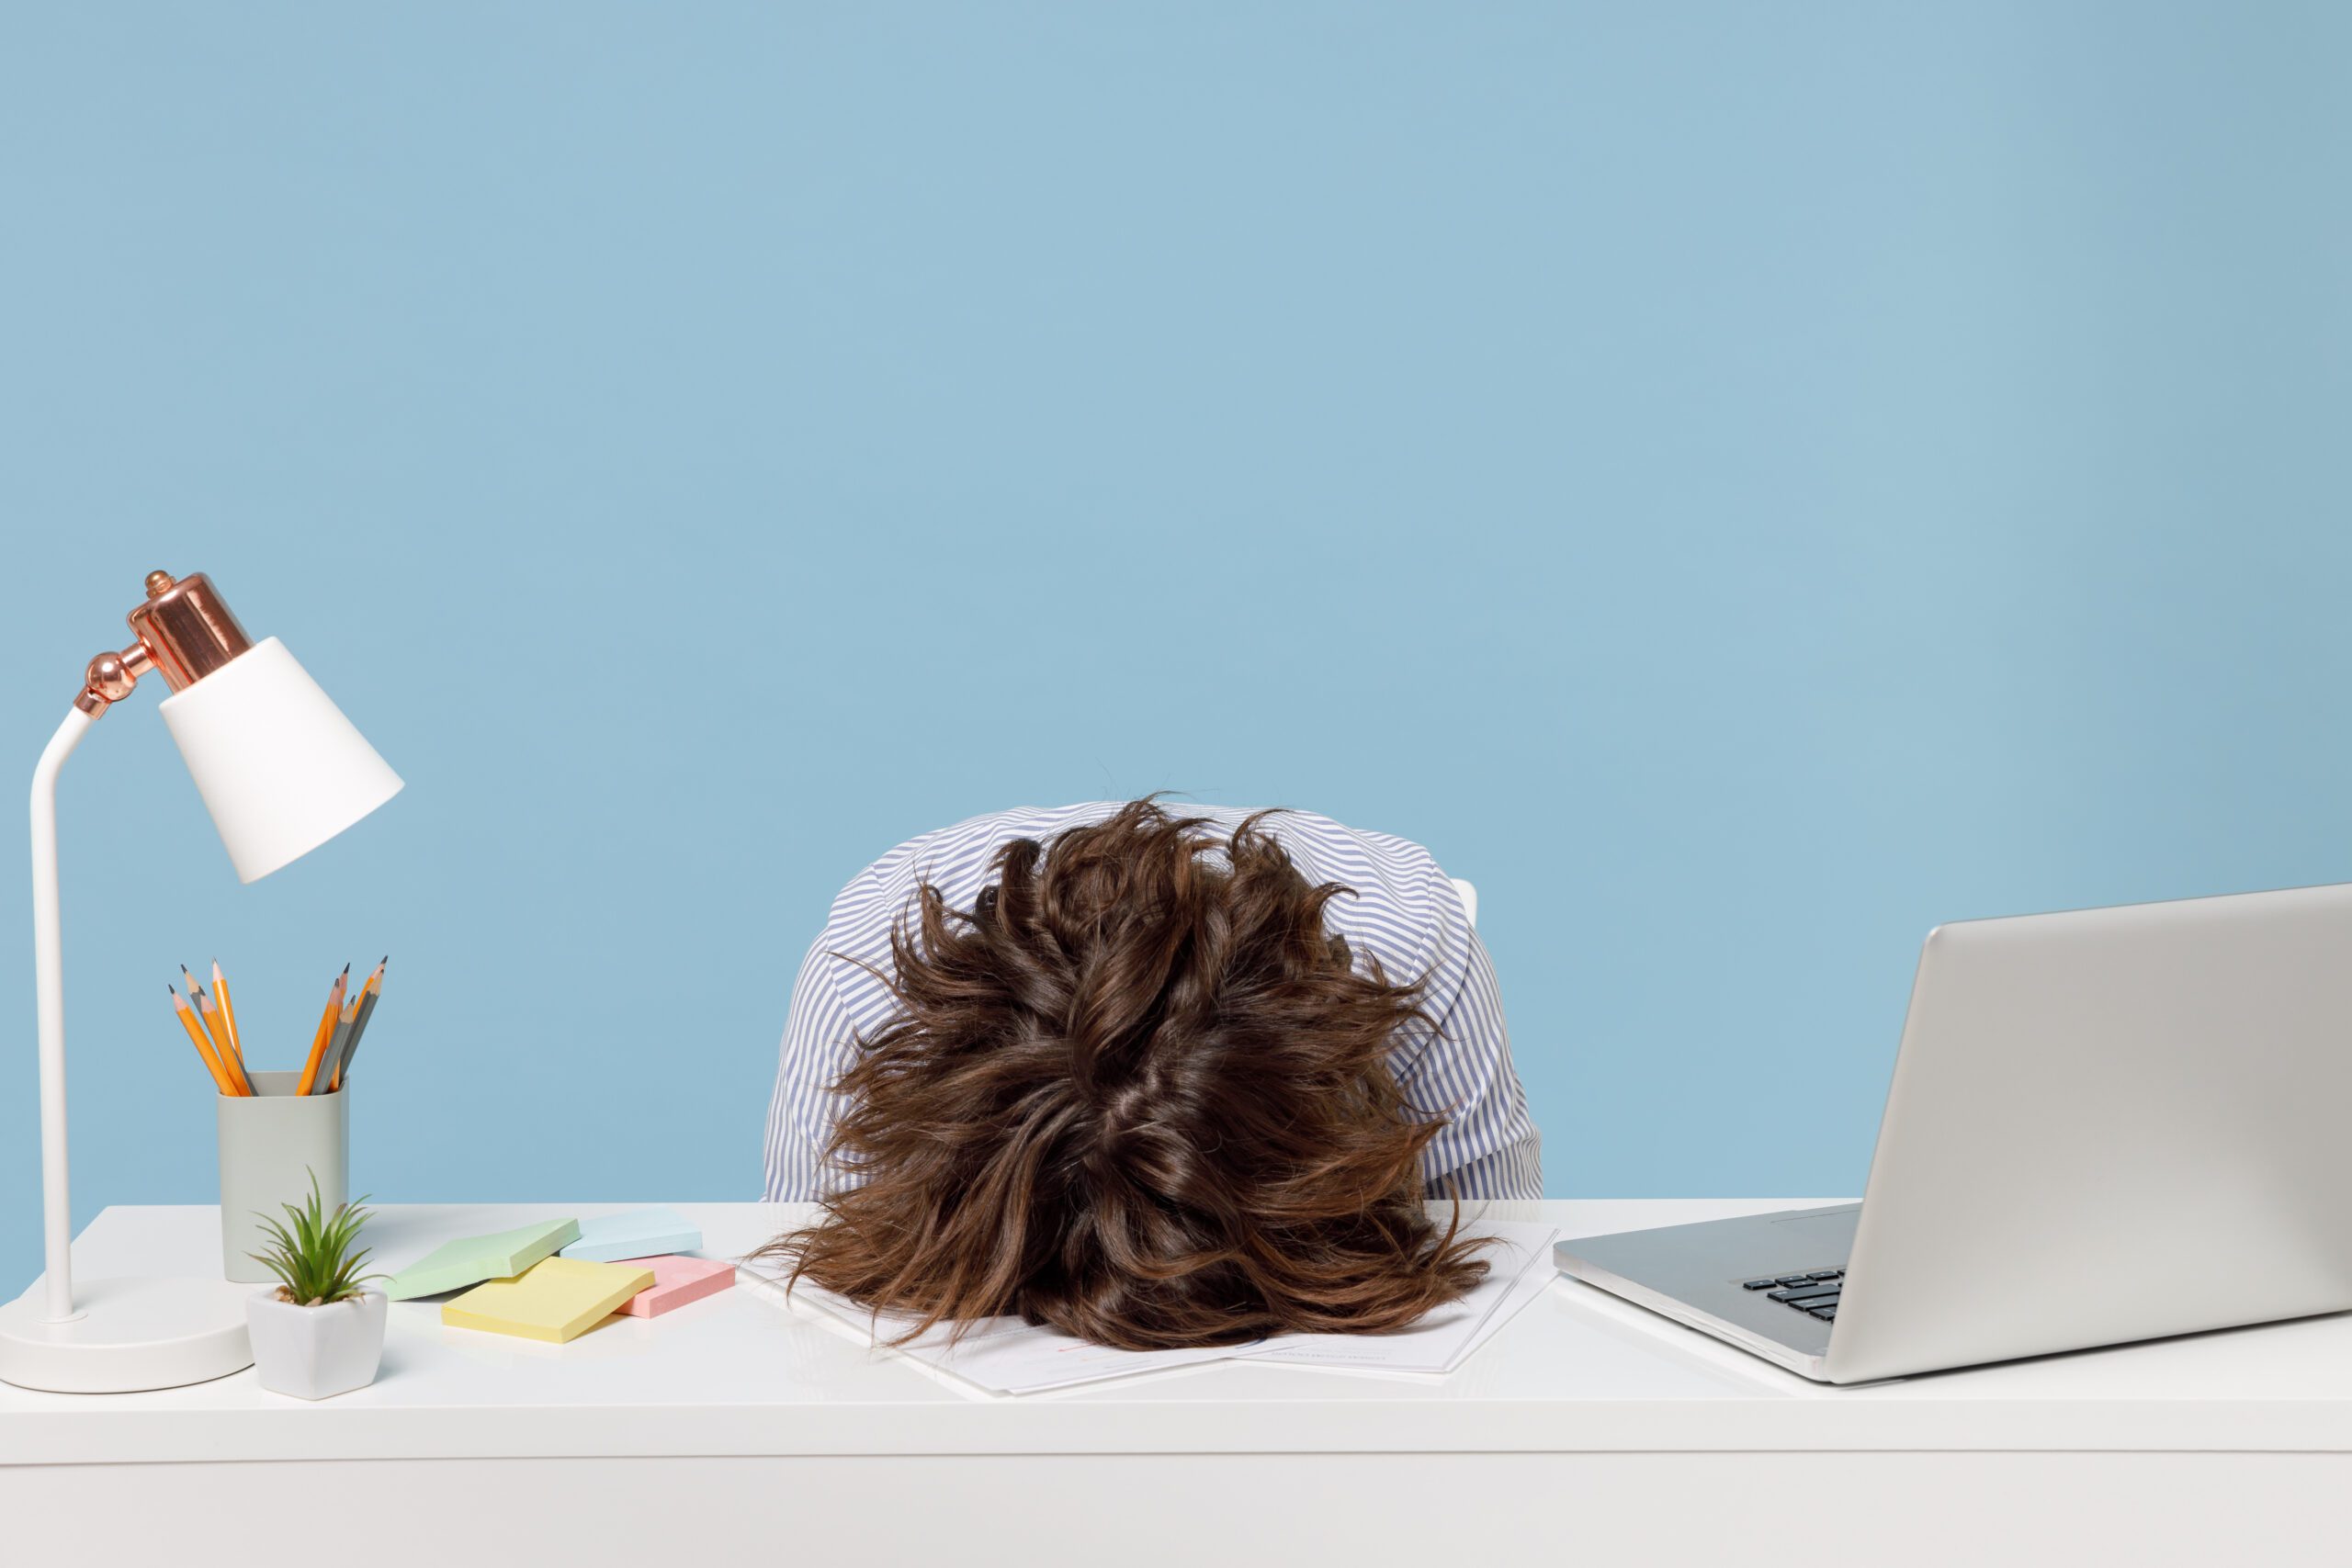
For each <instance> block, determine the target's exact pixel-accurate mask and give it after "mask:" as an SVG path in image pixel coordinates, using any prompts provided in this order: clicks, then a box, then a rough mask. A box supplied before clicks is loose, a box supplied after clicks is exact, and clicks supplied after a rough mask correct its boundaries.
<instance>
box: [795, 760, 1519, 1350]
mask: <svg viewBox="0 0 2352 1568" xmlns="http://www.w3.org/2000/svg"><path fill="white" fill-rule="evenodd" d="M1268 815H1271V814H1270V813H1263V812H1261V813H1259V814H1258V815H1256V816H1253V817H1250V818H1248V819H1247V820H1245V821H1243V822H1242V823H1241V824H1240V825H1239V826H1238V827H1237V828H1235V829H1233V831H1232V833H1231V834H1230V835H1229V836H1227V837H1224V838H1222V839H1220V838H1219V837H1218V836H1217V835H1216V833H1214V832H1213V831H1210V830H1209V829H1212V828H1213V824H1212V823H1211V822H1210V821H1209V820H1208V819H1207V818H1185V817H1179V816H1175V815H1172V814H1170V812H1168V811H1167V810H1165V809H1163V808H1162V807H1160V806H1159V803H1158V802H1157V801H1153V800H1141V801H1136V802H1132V803H1130V804H1128V805H1126V806H1124V807H1121V808H1120V809H1119V811H1118V812H1117V813H1116V814H1115V815H1114V816H1113V817H1111V818H1108V819H1106V820H1104V821H1102V822H1099V823H1094V824H1091V825H1087V826H1082V827H1077V828H1072V829H1067V830H1065V831H1063V832H1061V833H1059V834H1057V835H1056V836H1054V837H1053V838H1052V839H1051V840H1050V841H1048V842H1046V843H1043V844H1041V843H1039V842H1037V841H1036V840H1031V839H1016V840H1012V841H1011V842H1010V843H1007V844H1006V845H1004V846H1003V847H1002V848H1001V850H999V851H998V852H997V855H996V859H995V862H994V865H993V868H992V876H993V878H994V880H993V881H992V882H991V883H990V884H989V886H986V887H985V888H983V889H982V890H981V892H980V894H979V895H978V897H977V898H976V899H975V901H974V904H973V908H970V909H968V910H959V909H952V908H948V907H947V904H946V900H945V899H944V897H943V896H942V894H941V893H940V891H939V890H938V889H937V888H936V887H934V886H932V885H931V884H930V883H928V882H925V883H924V884H922V886H921V887H920V889H919V890H918V892H917V894H916V896H915V897H914V898H913V899H912V900H910V904H909V908H908V909H907V911H906V912H905V913H904V914H902V915H901V917H900V918H899V920H898V921H897V923H896V924H895V926H894V927H893V930H892V932H891V942H890V953H891V958H892V960H893V964H894V966H895V973H894V974H893V975H892V976H885V978H886V979H888V982H889V984H890V986H891V988H892V991H893V993H894V995H895V997H896V999H897V1008H896V1010H895V1011H894V1015H893V1017H892V1020H891V1021H890V1022H889V1023H888V1025H887V1026H885V1027H883V1028H882V1029H880V1030H879V1031H878V1032H876V1033H875V1034H873V1035H872V1037H870V1038H866V1037H863V1036H862V1037H861V1038H860V1039H859V1040H858V1042H857V1050H856V1054H855V1056H854V1061H853V1063H852V1065H851V1066H850V1067H849V1068H848V1069H847V1071H845V1072H844V1073H843V1074H842V1077H841V1078H840V1079H839V1081H838V1082H837V1084H836V1085H835V1086H834V1087H835V1089H837V1091H838V1092H839V1093H840V1094H841V1095H842V1097H844V1109H843V1111H842V1115H841V1117H840V1119H839V1121H838V1122H836V1123H835V1126H834V1129H833V1133H832V1136H831V1144H830V1145H829V1147H828V1149H827V1155H826V1157H827V1159H828V1161H829V1163H830V1164H831V1167H832V1169H833V1172H834V1175H835V1182H834V1187H835V1190H834V1191H833V1192H832V1195H831V1196H830V1197H828V1198H827V1199H826V1200H824V1201H823V1204H822V1209H823V1213H822V1215H821V1217H820V1221H819V1222H818V1223H817V1224H813V1225H811V1226H809V1228H807V1229H803V1230H799V1231H796V1232H793V1233H791V1234H789V1235H784V1236H780V1237H778V1238H777V1239H776V1240H775V1241H773V1242H771V1243H769V1244H768V1246H767V1247H763V1248H762V1249H761V1250H762V1253H763V1254H764V1255H767V1256H771V1257H776V1258H789V1259H790V1260H791V1264H792V1268H791V1274H792V1278H793V1280H794V1281H795V1282H796V1283H797V1281H799V1280H804V1279H805V1280H809V1281H811V1282H812V1283H815V1284H817V1285H820V1286H823V1287H824V1288H826V1289H828V1290H831V1291H833V1292H839V1293H840V1294H842V1295H843V1296H846V1297H848V1298H850V1299H851V1300H853V1301H855V1302H857V1303H861V1304H862V1305H865V1306H866V1307H869V1308H872V1309H873V1310H875V1311H876V1312H879V1313H889V1314H907V1315H908V1316H909V1317H910V1318H911V1319H912V1320H914V1326H913V1327H912V1328H910V1329H909V1330H908V1331H907V1333H906V1334H905V1335H904V1336H901V1337H908V1338H910V1337H913V1336H914V1335H916V1334H920V1333H922V1332H923V1331H924V1330H926V1329H928V1328H930V1327H932V1326H933V1325H936V1324H940V1323H948V1324H951V1325H957V1324H965V1323H969V1322H972V1321H975V1320H978V1319H980V1318H986V1317H993V1316H999V1315H1005V1314H1011V1315H1014V1316H1018V1317H1020V1318H1022V1319H1023V1320H1025V1321H1026V1322H1028V1323H1031V1324H1040V1325H1047V1326H1050V1327H1052V1328H1056V1329H1058V1330H1060V1331H1062V1332H1064V1333H1067V1334H1071V1335H1076V1336H1078V1337H1081V1338H1084V1339H1087V1340H1091V1341H1092V1342H1094V1343H1096V1344H1101V1345H1108V1346H1114V1347H1117V1348H1124V1349H1165V1348H1176V1347H1189V1346H1213V1345H1230V1344H1238V1343H1243V1342H1246V1341H1249V1340H1251V1339H1255V1338H1258V1337H1261V1336H1264V1335H1268V1334H1274V1333H1281V1332H1286V1331H1310V1332H1334V1331H1338V1332H1351V1331H1352V1332H1379V1331H1382V1330H1388V1329H1395V1328H1399V1327H1402V1326H1404V1325H1407V1324H1409V1323H1411V1322H1412V1321H1413V1320H1414V1319H1416V1318H1418V1317H1419V1316H1420V1315H1421V1314H1423V1313H1425V1312H1427V1311H1428V1310H1429V1309H1430V1308H1431V1307H1433V1306H1437V1305H1439V1304H1441V1303H1444V1302H1448V1301H1451V1300H1453V1299H1454V1298H1456V1297H1458V1296H1460V1295H1461V1294H1462V1293H1463V1292H1464V1291H1466V1290H1468V1289H1469V1288H1470V1287H1471V1286H1472V1285H1474V1284H1475V1283H1476V1281H1477V1280H1479V1279H1480V1278H1481V1277H1482V1276H1483V1275H1484V1274H1485V1272H1486V1269H1487V1265H1486V1264H1485V1263H1484V1262H1482V1261H1479V1260H1478V1259H1477V1258H1475V1257H1474V1256H1473V1254H1474V1252H1475V1251H1476V1247H1477V1245H1478V1244H1477V1243H1476V1242H1475V1241H1472V1240H1467V1239H1464V1238H1463V1237H1461V1236H1460V1235H1459V1234H1458V1225H1459V1213H1458V1205H1457V1208H1456V1213H1455V1214H1454V1215H1453V1218H1452V1219H1451V1220H1449V1222H1448V1223H1447V1224H1445V1226H1444V1227H1443V1228H1442V1229H1441V1228H1440V1227H1439V1226H1438V1225H1437V1224H1436V1223H1435V1222H1434V1221H1433V1220H1432V1219H1431V1218H1430V1213H1429V1210H1428V1207H1427V1206H1426V1205H1425V1204H1424V1202H1423V1201H1422V1190H1421V1179H1420V1175H1419V1170H1420V1156H1421V1152H1422V1150H1423V1149H1424V1148H1425V1147H1426V1146H1427V1145H1428V1144H1429V1142H1430V1139H1431V1138H1433V1137H1435V1136H1436V1135H1437V1133H1438V1131H1439V1126H1440V1122H1439V1120H1438V1119H1437V1117H1436V1116H1435V1115H1433V1114H1431V1113H1429V1112H1425V1111H1420V1110H1418V1109H1416V1108H1415V1107H1413V1106H1410V1105H1408V1103H1407V1100H1406V1098H1405V1096H1404V1093H1403V1091H1402V1090H1401V1089H1399V1088H1398V1086H1397V1079H1396V1077H1395V1075H1394V1074H1393V1072H1392V1071H1391V1068H1390V1066H1389V1053H1390V1051H1391V1049H1392V1047H1393V1045H1394V1043H1395V1039H1396V1036H1397V1031H1398V1029H1399V1027H1400V1026H1402V1025H1403V1024H1405V1023H1406V1022H1407V1021H1408V1020H1413V1019H1419V1018H1423V1017H1424V1015H1423V1013H1422V1011H1421V1005H1420V1004H1421V983H1420V981H1419V980H1418V979H1417V980H1412V981H1406V982H1392V981H1391V980H1390V979H1389V978H1388V976H1386V975H1385V974H1384V973H1383V972H1382V969H1381V966H1380V964H1379V963H1378V962H1377V960H1376V959H1374V958H1372V957H1371V956H1370V955H1368V954H1367V955H1366V961H1365V963H1364V964H1363V968H1362V969H1359V968H1358V967H1357V966H1356V965H1355V964H1353V963H1352V962H1351V954H1350V953H1349V950H1348V945H1347V942H1346V941H1345V940H1344V939H1343V938H1341V937H1339V936H1337V935H1334V934H1331V933H1329V932H1327V931H1325V929H1324V922H1323V916H1324V908H1325V906H1327V905H1328V904H1329V903H1330V902H1331V900H1332V899H1333V898H1335V897H1340V895H1342V894H1345V893H1348V892H1351V889H1349V888H1346V887H1344V886H1340V885H1339V884H1336V883H1324V884H1321V885H1319V886H1315V885H1310V884H1309V883H1308V882H1307V881H1306V878H1305V877H1304V876H1303V875H1301V874H1300V873H1299V872H1298V870H1297V868H1296V867H1295V866H1294V865H1293V863H1292V862H1291V859H1290V857H1289V855H1288V854H1286V853H1285V852H1283V848H1282V846H1281V845H1280V844H1279V843H1277V842H1276V841H1275V840H1273V838H1272V836H1270V835H1269V834H1268V833H1267V832H1266V831H1265V829H1264V827H1263V819H1264V818H1265V817H1267V816H1268ZM1220 850H1221V851H1222V855H1221V856H1220V855H1219V854H1218V853H1217V852H1218V851H1220ZM1220 861H1221V863H1220Z"/></svg>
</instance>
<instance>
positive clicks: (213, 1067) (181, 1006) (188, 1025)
mask: <svg viewBox="0 0 2352 1568" xmlns="http://www.w3.org/2000/svg"><path fill="white" fill-rule="evenodd" d="M164 989H165V990H167V991H169V992H171V993H172V1010H173V1011H174V1012H176V1013H178V1014H179V1015H180V1024H181V1026H182V1027H183V1028H185V1029H186V1030H187V1037H188V1039H189V1040H190V1041H192V1042H193V1043H195V1045H196V1054H197V1055H199V1056H201V1057H203V1058H204V1070H205V1071H206V1072H208V1073H210V1074H211V1075H212V1087H213V1088H215V1089H219V1090H220V1092H221V1093H222V1094H226V1095H234V1094H235V1093H236V1092H237V1090H236V1086H234V1085H233V1084H232V1083H230V1081H229V1075H228V1074H227V1073H226V1072H224V1071H223V1070H222V1069H221V1066H220V1058H219V1057H218V1056H215V1055H213V1054H212V1042H211V1041H209V1040H207V1039H206V1038H205V1037H204V1031H203V1030H202V1029H201V1028H199V1027H198V1024H197V1021H196V1013H195V1011H194V1010H193V1009H191V1008H190V1007H189V1006H188V1005H187V998H186V997H184V996H181V995H180V993H179V987H176V986H174V985H171V984H170V983H168V982H166V983H165V985H164Z"/></svg>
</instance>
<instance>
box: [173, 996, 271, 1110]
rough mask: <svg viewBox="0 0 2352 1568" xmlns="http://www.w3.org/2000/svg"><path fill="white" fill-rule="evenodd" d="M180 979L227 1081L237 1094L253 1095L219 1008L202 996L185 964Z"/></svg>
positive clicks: (250, 1082) (251, 1086) (250, 1084)
mask: <svg viewBox="0 0 2352 1568" xmlns="http://www.w3.org/2000/svg"><path fill="white" fill-rule="evenodd" d="M180 978H181V979H183V980H186V981H187V988H188V992H189V994H190V995H191V996H192V997H193V998H195V1002H196V1016H197V1017H198V1018H199V1019H201V1020H202V1021H203V1022H204V1032H205V1033H207V1034H209V1035H210V1036H211V1037H212V1054H213V1055H215V1056H217V1057H219V1058H220V1066H222V1067H224V1068H226V1069H227V1070H228V1074H229V1081H230V1082H231V1083H232V1084H234V1085H236V1086H237V1092H238V1093H239V1094H251V1093H253V1091H254V1086H253V1081H252V1080H251V1079H250V1078H248V1077H245V1066H244V1064H243V1062H241V1061H239V1060H238V1059H237V1052H236V1047H234V1046H233V1045H232V1044H230V1043H229V1026H228V1025H227V1024H225V1023H223V1022H221V1021H220V1007H219V1006H218V1005H217V1004H216V1003H215V1002H214V1001H213V999H212V998H210V997H208V996H206V995H205V994H204V987H202V986H199V985H198V984H197V983H196V976H193V975H191V974H189V973H188V972H187V964H181V965H180Z"/></svg>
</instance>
